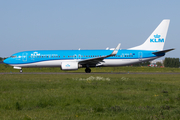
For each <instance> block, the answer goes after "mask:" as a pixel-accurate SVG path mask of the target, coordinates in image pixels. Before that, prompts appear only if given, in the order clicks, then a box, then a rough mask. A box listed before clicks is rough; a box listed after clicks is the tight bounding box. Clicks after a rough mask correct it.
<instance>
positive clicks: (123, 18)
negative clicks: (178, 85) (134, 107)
mask: <svg viewBox="0 0 180 120" xmlns="http://www.w3.org/2000/svg"><path fill="white" fill-rule="evenodd" d="M163 19H170V20H171V22H170V26H169V31H168V34H167V38H166V43H165V47H164V49H170V48H176V50H174V51H172V52H169V53H167V55H166V57H176V58H179V52H180V49H179V46H180V37H179V36H178V35H180V0H123V1H122V0H1V1H0V57H8V56H10V55H12V54H13V53H16V52H20V51H27V50H63V49H79V48H81V49H105V48H106V47H110V48H114V47H116V46H117V44H118V43H121V48H130V47H134V46H137V45H140V44H142V43H143V42H144V41H145V40H146V39H147V38H148V37H149V35H150V34H151V33H152V32H153V30H154V29H155V28H156V27H157V26H158V25H159V23H160V22H161V21H162V20H163Z"/></svg>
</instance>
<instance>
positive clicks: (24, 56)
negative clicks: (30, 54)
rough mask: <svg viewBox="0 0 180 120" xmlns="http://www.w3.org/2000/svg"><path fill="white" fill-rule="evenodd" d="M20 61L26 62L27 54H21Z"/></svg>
mask: <svg viewBox="0 0 180 120" xmlns="http://www.w3.org/2000/svg"><path fill="white" fill-rule="evenodd" d="M22 61H27V53H23V54H22Z"/></svg>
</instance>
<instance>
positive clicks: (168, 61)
mask: <svg viewBox="0 0 180 120" xmlns="http://www.w3.org/2000/svg"><path fill="white" fill-rule="evenodd" d="M179 66H180V61H179V58H170V57H166V58H165V60H164V67H174V68H179Z"/></svg>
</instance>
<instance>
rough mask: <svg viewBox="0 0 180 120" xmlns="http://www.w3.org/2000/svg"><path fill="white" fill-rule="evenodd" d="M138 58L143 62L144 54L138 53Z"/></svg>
mask: <svg viewBox="0 0 180 120" xmlns="http://www.w3.org/2000/svg"><path fill="white" fill-rule="evenodd" d="M138 58H139V60H140V61H142V58H143V53H142V52H139V53H138Z"/></svg>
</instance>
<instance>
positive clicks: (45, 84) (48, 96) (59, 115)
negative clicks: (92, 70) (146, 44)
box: [0, 74, 180, 120]
mask: <svg viewBox="0 0 180 120" xmlns="http://www.w3.org/2000/svg"><path fill="white" fill-rule="evenodd" d="M179 78H180V75H136V74H135V75H133V74H124V75H121V74H106V75H102V74H99V75H97V74H82V75H80V74H78V75H76V74H73V75H70V74H68V75H44V74H43V75H34V74H31V75H24V74H22V75H15V74H7V75H5V74H4V75H3V74H0V119H2V120H12V119H13V120H55V119H57V120H59V119H60V120H67V119H71V120H74V119H82V120H86V119H89V120H92V119H95V120H96V119H98V120H104V119H109V120H112V119H114V120H120V119H122V120H129V119H136V120H145V119H150V120H157V119H158V120H159V119H167V120H170V119H177V120H178V119H180V114H179V113H180V107H179V105H180V79H179Z"/></svg>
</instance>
